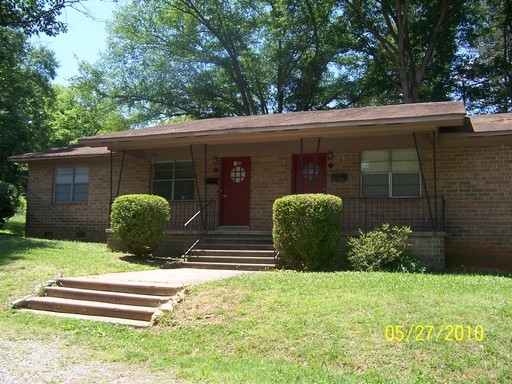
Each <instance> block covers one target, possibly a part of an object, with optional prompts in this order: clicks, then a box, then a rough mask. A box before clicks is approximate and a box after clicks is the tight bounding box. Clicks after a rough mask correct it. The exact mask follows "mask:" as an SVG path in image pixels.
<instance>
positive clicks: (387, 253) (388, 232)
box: [347, 224, 424, 272]
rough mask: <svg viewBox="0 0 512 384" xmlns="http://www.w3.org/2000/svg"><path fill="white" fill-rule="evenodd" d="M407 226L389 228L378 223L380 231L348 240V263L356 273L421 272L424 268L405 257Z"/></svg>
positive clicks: (408, 233) (407, 235)
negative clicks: (357, 271)
mask: <svg viewBox="0 0 512 384" xmlns="http://www.w3.org/2000/svg"><path fill="white" fill-rule="evenodd" d="M410 234H411V229H410V228H409V227H398V226H394V227H392V226H391V225H389V224H382V226H381V227H380V228H375V229H374V230H373V231H369V232H367V233H364V232H363V231H362V230H359V236H358V237H350V238H349V239H348V242H347V244H348V246H349V251H348V260H349V261H350V263H351V264H352V266H353V267H354V268H355V269H356V270H359V271H398V272H423V271H424V269H423V268H422V267H421V266H420V265H419V263H418V262H417V261H415V260H414V259H413V258H412V257H411V256H410V255H408V254H407V252H406V248H407V247H408V246H409V244H408V239H409V235H410Z"/></svg>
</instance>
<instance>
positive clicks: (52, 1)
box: [0, 0, 80, 36]
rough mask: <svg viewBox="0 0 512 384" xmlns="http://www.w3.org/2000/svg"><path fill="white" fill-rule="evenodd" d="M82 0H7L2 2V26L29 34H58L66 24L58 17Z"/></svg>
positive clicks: (0, 15)
mask: <svg viewBox="0 0 512 384" xmlns="http://www.w3.org/2000/svg"><path fill="white" fill-rule="evenodd" d="M79 2H80V0H15V1H13V0H6V1H1V2H0V27H1V28H11V29H18V30H21V31H23V33H24V34H25V35H27V36H31V35H39V34H40V33H44V34H46V35H48V36H56V35H57V34H59V33H61V32H65V31H66V29H67V27H66V24H65V23H64V22H62V21H60V20H58V17H59V16H60V15H61V14H62V11H64V9H65V8H66V7H70V6H73V5H75V4H78V3H79Z"/></svg>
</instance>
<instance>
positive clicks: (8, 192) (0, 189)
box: [0, 181, 20, 228]
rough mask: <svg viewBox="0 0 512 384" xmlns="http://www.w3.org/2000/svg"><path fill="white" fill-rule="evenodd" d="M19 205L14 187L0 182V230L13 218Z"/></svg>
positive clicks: (18, 197)
mask: <svg viewBox="0 0 512 384" xmlns="http://www.w3.org/2000/svg"><path fill="white" fill-rule="evenodd" d="M19 205H20V196H19V194H18V191H17V189H16V188H15V187H14V185H12V184H9V183H6V182H4V181H0V228H2V227H3V225H4V224H5V222H6V221H7V220H8V219H10V218H11V217H13V216H14V215H15V214H16V211H17V210H18V207H19Z"/></svg>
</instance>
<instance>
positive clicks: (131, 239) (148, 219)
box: [110, 194, 170, 256]
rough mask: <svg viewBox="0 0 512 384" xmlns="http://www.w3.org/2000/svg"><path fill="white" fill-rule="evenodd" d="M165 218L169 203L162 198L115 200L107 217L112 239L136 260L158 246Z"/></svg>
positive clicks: (154, 196) (166, 219) (146, 197)
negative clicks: (118, 242) (108, 217)
mask: <svg viewBox="0 0 512 384" xmlns="http://www.w3.org/2000/svg"><path fill="white" fill-rule="evenodd" d="M169 217H170V208H169V203H168V202H167V200H165V199H164V198H163V197H160V196H156V195H143V194H142V195H123V196H119V197H118V198H116V199H115V200H114V203H113V204H112V213H111V215H110V223H111V224H110V225H111V229H112V235H113V236H114V237H115V238H116V239H118V240H120V241H121V242H122V243H123V244H124V245H126V246H127V247H128V249H130V251H131V252H133V253H134V254H135V255H136V256H148V255H150V254H151V253H152V252H153V250H154V249H155V248H156V247H158V245H159V244H160V243H161V242H162V240H163V237H164V230H165V226H166V224H167V221H168V220H169Z"/></svg>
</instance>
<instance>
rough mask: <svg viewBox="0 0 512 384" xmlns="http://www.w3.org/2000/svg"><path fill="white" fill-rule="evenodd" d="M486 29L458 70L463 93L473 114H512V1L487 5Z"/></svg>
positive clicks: (500, 0)
mask: <svg viewBox="0 0 512 384" xmlns="http://www.w3.org/2000/svg"><path fill="white" fill-rule="evenodd" d="M482 13H483V14H485V15H486V16H485V17H482V22H483V26H482V28H480V29H479V33H478V34H477V35H476V36H475V39H474V44H473V45H474V47H475V48H474V49H472V50H468V51H466V53H465V55H464V56H463V57H462V58H461V59H460V61H459V65H458V67H457V78H458V80H459V92H460V95H461V97H462V98H463V99H464V101H465V102H466V105H467V107H468V110H470V111H471V112H472V113H502V112H511V111H512V1H511V0H486V1H484V2H483V11H482Z"/></svg>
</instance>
